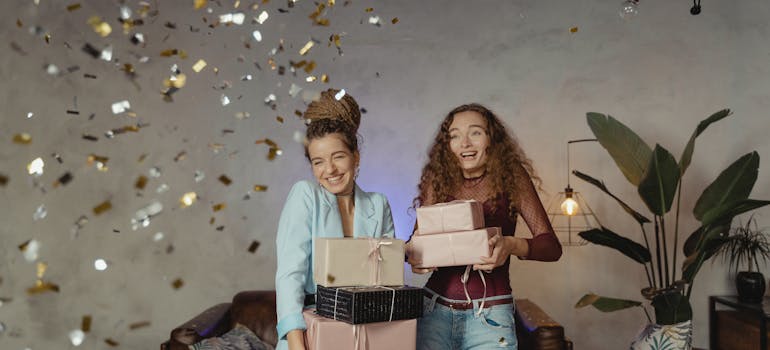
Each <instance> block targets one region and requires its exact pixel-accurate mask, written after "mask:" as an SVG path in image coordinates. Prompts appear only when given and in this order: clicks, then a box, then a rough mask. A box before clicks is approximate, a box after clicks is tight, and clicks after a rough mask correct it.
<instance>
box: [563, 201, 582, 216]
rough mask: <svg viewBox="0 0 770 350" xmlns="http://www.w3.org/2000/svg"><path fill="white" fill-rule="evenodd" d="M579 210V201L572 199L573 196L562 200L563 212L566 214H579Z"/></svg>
mask: <svg viewBox="0 0 770 350" xmlns="http://www.w3.org/2000/svg"><path fill="white" fill-rule="evenodd" d="M578 210H580V206H578V203H577V202H576V201H575V200H574V199H572V197H567V198H566V199H565V200H564V201H563V202H561V212H562V213H563V214H564V215H567V216H573V215H575V214H577V212H578Z"/></svg>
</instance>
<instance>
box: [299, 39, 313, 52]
mask: <svg viewBox="0 0 770 350" xmlns="http://www.w3.org/2000/svg"><path fill="white" fill-rule="evenodd" d="M314 44H315V43H314V42H313V40H309V41H308V42H307V44H305V46H303V47H302V48H301V49H300V50H299V54H300V55H302V56H304V55H305V54H307V53H308V51H310V49H311V48H312V47H313V45H314Z"/></svg>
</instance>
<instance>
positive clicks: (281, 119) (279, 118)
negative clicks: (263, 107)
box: [275, 115, 283, 123]
mask: <svg viewBox="0 0 770 350" xmlns="http://www.w3.org/2000/svg"><path fill="white" fill-rule="evenodd" d="M275 120H276V121H278V122H279V123H283V117H281V116H280V115H279V116H277V117H275Z"/></svg>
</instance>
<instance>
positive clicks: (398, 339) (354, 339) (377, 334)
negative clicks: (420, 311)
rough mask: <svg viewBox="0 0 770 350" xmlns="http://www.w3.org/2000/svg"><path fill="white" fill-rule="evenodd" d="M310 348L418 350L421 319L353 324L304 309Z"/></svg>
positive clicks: (306, 335)
mask: <svg viewBox="0 0 770 350" xmlns="http://www.w3.org/2000/svg"><path fill="white" fill-rule="evenodd" d="M302 316H303V317H304V318H305V323H306V324H307V331H305V343H306V344H307V348H308V350H393V349H399V350H415V349H416V347H417V346H416V342H417V320H416V319H411V320H402V321H393V322H377V323H367V324H358V325H352V324H347V323H345V322H342V321H335V320H332V319H329V318H325V317H322V316H319V315H317V314H316V313H315V312H314V311H313V310H312V309H311V310H305V311H303V312H302Z"/></svg>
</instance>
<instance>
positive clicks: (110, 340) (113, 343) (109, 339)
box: [104, 338, 120, 347]
mask: <svg viewBox="0 0 770 350" xmlns="http://www.w3.org/2000/svg"><path fill="white" fill-rule="evenodd" d="M104 342H105V343H107V345H109V346H112V347H116V346H118V345H120V343H118V342H116V341H114V340H112V338H107V339H104Z"/></svg>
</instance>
